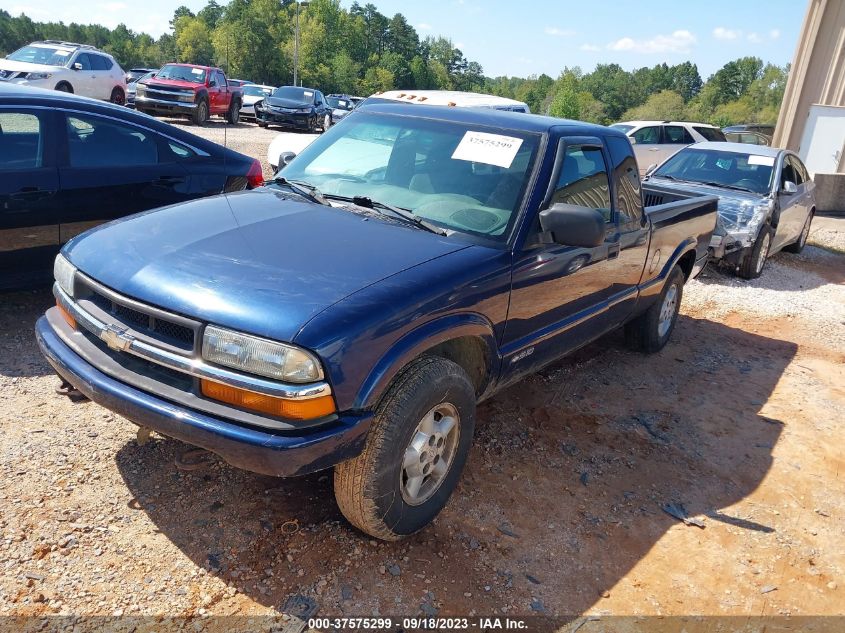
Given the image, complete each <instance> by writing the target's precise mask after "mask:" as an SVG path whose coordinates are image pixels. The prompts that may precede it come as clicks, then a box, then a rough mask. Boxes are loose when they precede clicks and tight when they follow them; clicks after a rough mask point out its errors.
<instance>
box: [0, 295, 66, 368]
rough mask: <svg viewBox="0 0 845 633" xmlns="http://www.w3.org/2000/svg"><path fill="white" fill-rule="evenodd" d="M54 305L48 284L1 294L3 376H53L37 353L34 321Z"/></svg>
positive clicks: (0, 361)
mask: <svg viewBox="0 0 845 633" xmlns="http://www.w3.org/2000/svg"><path fill="white" fill-rule="evenodd" d="M55 302H56V300H55V299H54V298H53V293H52V290H51V289H50V285H49V284H46V285H45V286H44V287H41V288H38V289H37V290H28V291H23V292H4V293H0V304H2V309H0V376H8V377H10V378H24V377H30V376H47V375H49V374H52V373H54V372H53V369H52V368H51V367H50V365H49V364H48V363H47V361H46V360H44V359H43V358H42V356H41V353H40V352H39V351H38V343H36V342H35V322H36V321H37V320H38V317H40V316H41V315H42V314H44V313H45V312H46V311H47V308H49V307H50V306H51V305H53V304H54V303H55ZM57 380H58V379H57ZM57 384H58V382H57Z"/></svg>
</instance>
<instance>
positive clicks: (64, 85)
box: [56, 81, 73, 94]
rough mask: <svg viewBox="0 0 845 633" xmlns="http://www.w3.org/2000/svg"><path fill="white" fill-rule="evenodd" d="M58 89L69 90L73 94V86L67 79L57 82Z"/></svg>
mask: <svg viewBox="0 0 845 633" xmlns="http://www.w3.org/2000/svg"><path fill="white" fill-rule="evenodd" d="M56 90H58V91H59V92H69V93H70V94H73V86H71V85H70V84H69V83H68V82H66V81H60V82H59V83H57V84H56Z"/></svg>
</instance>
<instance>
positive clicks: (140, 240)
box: [64, 188, 467, 340]
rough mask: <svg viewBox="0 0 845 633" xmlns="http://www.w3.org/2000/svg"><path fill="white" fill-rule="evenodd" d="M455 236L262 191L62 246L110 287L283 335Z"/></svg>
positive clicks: (119, 224) (132, 220) (126, 222)
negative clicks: (425, 230)
mask: <svg viewBox="0 0 845 633" xmlns="http://www.w3.org/2000/svg"><path fill="white" fill-rule="evenodd" d="M463 248H467V245H466V243H462V242H459V241H457V240H455V239H449V238H446V237H441V236H438V235H434V234H432V233H427V232H424V231H421V230H419V229H416V228H412V227H408V226H406V225H402V224H398V223H394V222H392V221H381V220H380V219H376V218H373V217H370V216H363V215H359V214H357V213H353V212H351V211H348V210H345V209H338V208H334V207H327V206H323V205H318V204H313V203H310V202H306V201H304V200H302V199H301V198H298V197H296V196H293V195H291V194H287V193H286V192H281V191H279V190H275V189H272V188H262V189H258V190H255V191H250V192H240V193H236V194H229V195H225V196H215V197H212V198H205V199H201V200H195V201H192V202H188V203H184V204H180V205H175V206H171V207H165V208H163V209H158V210H154V211H148V212H145V213H142V214H138V215H135V216H131V217H129V218H125V219H123V220H118V221H116V222H112V223H110V224H107V225H103V226H101V227H98V228H96V229H93V230H92V231H89V232H87V233H85V234H83V235H81V236H79V237H77V238H75V239H74V240H72V241H71V242H69V243H68V245H67V246H66V247H65V249H64V252H65V254H66V256H67V257H68V259H69V260H70V261H71V262H72V263H73V264H74V265H75V266H77V268H79V270H80V271H81V272H83V273H84V274H86V275H88V276H90V277H92V278H94V279H96V280H97V281H99V282H100V283H102V284H105V285H106V286H108V287H110V288H112V289H113V290H115V291H117V292H119V293H121V294H124V295H127V296H129V297H132V298H134V299H137V300H139V301H142V302H145V303H149V304H152V305H155V306H158V307H161V308H163V309H165V310H168V311H170V312H175V313H178V314H183V315H185V316H189V317H194V318H197V319H200V320H202V321H205V322H209V323H215V324H219V325H222V326H226V327H231V328H233V329H236V330H240V331H244V332H249V333H252V334H256V335H259V336H264V337H267V338H271V339H276V340H292V339H293V338H294V336H295V335H296V333H297V332H298V331H299V330H300V329H301V328H302V326H303V325H305V323H307V322H308V321H309V320H310V319H311V318H312V317H313V316H314V315H316V314H317V313H319V312H321V311H322V310H323V309H325V308H327V307H328V306H330V305H332V304H334V303H336V302H338V301H340V300H341V299H344V298H345V297H347V296H349V295H351V294H353V293H354V292H356V291H358V290H360V289H362V288H365V287H367V286H369V285H371V284H375V283H377V282H379V281H381V280H383V279H386V278H388V277H391V276H392V275H395V274H397V273H399V272H401V271H403V270H406V269H408V268H411V267H413V266H417V265H419V264H422V263H424V262H426V261H429V260H431V259H434V258H436V257H440V256H443V255H446V254H448V253H452V252H455V251H458V250H461V249H463Z"/></svg>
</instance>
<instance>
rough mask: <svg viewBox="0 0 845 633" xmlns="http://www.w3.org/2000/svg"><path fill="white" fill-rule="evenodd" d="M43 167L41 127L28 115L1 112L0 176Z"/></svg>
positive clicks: (33, 115)
mask: <svg viewBox="0 0 845 633" xmlns="http://www.w3.org/2000/svg"><path fill="white" fill-rule="evenodd" d="M43 165H44V126H43V123H42V121H41V119H40V118H39V117H38V115H36V114H34V113H30V112H22V111H14V110H6V109H3V110H0V172H4V171H19V170H23V169H37V168H39V167H42V166H43Z"/></svg>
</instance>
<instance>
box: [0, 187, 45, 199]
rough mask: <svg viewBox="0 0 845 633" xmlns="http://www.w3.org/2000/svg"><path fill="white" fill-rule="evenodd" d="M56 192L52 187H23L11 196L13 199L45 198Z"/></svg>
mask: <svg viewBox="0 0 845 633" xmlns="http://www.w3.org/2000/svg"><path fill="white" fill-rule="evenodd" d="M54 193H56V192H55V191H51V190H50V189H39V188H38V187H21V188H20V189H18V190H17V191H16V192H15V193H13V194H11V196H9V197H10V198H12V200H43V199H44V198H47V197H48V196H51V195H53V194H54Z"/></svg>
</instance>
